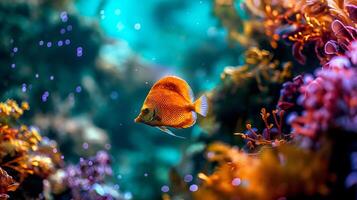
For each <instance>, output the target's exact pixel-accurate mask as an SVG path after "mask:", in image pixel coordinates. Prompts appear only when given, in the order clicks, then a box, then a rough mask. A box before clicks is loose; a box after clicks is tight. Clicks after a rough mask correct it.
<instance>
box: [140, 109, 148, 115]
mask: <svg viewBox="0 0 357 200" xmlns="http://www.w3.org/2000/svg"><path fill="white" fill-rule="evenodd" d="M149 111H150V110H149V108H145V109H143V110H142V112H143V114H144V115H146V114H148V113H149Z"/></svg>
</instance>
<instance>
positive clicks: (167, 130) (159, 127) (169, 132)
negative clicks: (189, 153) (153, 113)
mask: <svg viewBox="0 0 357 200" xmlns="http://www.w3.org/2000/svg"><path fill="white" fill-rule="evenodd" d="M156 128H158V129H160V130H161V131H163V132H165V133H167V134H169V135H171V136H174V137H177V138H181V139H185V138H184V137H182V136H178V135H175V134H174V133H173V132H172V131H170V130H169V129H168V128H167V127H166V126H157V127H156Z"/></svg>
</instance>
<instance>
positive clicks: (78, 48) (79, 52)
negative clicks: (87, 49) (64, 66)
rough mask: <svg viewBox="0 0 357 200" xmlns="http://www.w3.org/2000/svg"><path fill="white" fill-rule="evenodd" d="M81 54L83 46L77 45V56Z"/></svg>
mask: <svg viewBox="0 0 357 200" xmlns="http://www.w3.org/2000/svg"><path fill="white" fill-rule="evenodd" d="M82 55H83V48H82V47H77V57H82Z"/></svg>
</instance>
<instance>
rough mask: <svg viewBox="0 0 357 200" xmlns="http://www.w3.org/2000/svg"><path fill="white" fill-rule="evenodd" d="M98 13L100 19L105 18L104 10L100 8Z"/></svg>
mask: <svg viewBox="0 0 357 200" xmlns="http://www.w3.org/2000/svg"><path fill="white" fill-rule="evenodd" d="M99 14H100V18H101V19H105V12H104V10H100V12H99Z"/></svg>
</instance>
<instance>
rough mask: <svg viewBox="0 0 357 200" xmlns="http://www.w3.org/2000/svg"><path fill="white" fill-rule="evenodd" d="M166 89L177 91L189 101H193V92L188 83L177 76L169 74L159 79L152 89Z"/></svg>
mask: <svg viewBox="0 0 357 200" xmlns="http://www.w3.org/2000/svg"><path fill="white" fill-rule="evenodd" d="M159 88H160V89H165V90H170V91H173V92H176V93H177V94H179V95H181V96H182V97H183V98H184V99H186V100H187V101H189V102H193V100H194V99H193V92H192V90H191V87H190V86H189V85H188V83H187V82H186V81H185V80H183V79H181V78H179V77H176V76H167V77H164V78H162V79H160V80H159V81H157V82H156V83H155V84H154V86H153V87H152V89H159Z"/></svg>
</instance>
